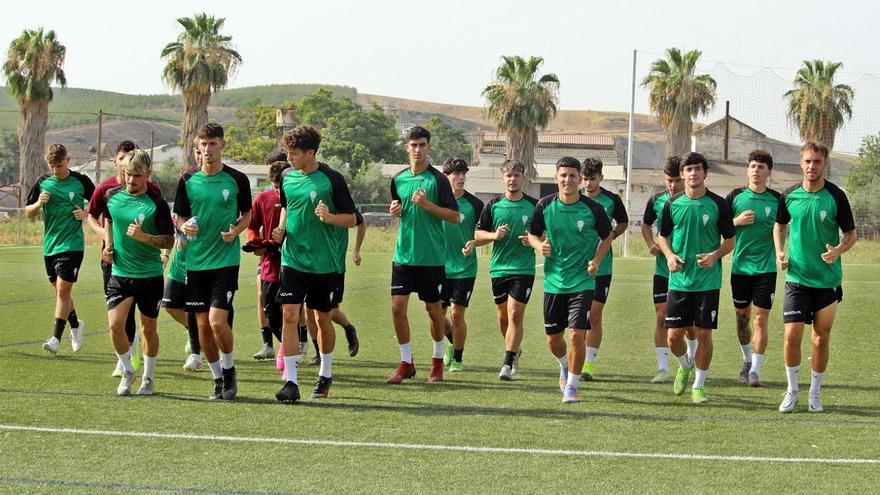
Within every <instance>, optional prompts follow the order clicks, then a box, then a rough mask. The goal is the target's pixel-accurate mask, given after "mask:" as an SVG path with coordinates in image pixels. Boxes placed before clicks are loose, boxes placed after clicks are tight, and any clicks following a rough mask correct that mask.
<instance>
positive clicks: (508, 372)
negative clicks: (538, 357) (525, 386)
mask: <svg viewBox="0 0 880 495" xmlns="http://www.w3.org/2000/svg"><path fill="white" fill-rule="evenodd" d="M498 379H499V380H503V381H505V382H509V381H510V380H513V370H512V369H511V367H510V365H507V364H505V365H504V366H502V367H501V373H498Z"/></svg>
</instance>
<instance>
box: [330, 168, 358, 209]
mask: <svg viewBox="0 0 880 495" xmlns="http://www.w3.org/2000/svg"><path fill="white" fill-rule="evenodd" d="M325 173H326V174H327V178H328V179H329V180H330V187H332V188H333V204H334V205H335V206H336V213H342V214H350V213H354V212H355V211H357V208H355V206H354V200H353V199H351V192H350V191H349V190H348V184H346V183H345V179H344V178H343V177H342V174H340V173H339V172H337V171H335V170H333V169H331V168H330V167H327V170H326V171H325Z"/></svg>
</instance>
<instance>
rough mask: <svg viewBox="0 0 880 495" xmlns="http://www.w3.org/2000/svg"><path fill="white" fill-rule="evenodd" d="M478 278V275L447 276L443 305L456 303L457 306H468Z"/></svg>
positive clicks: (444, 285)
mask: <svg viewBox="0 0 880 495" xmlns="http://www.w3.org/2000/svg"><path fill="white" fill-rule="evenodd" d="M476 280H477V279H476V277H471V278H447V279H446V283H444V284H443V294H442V299H443V306H450V305H452V304H455V305H456V306H464V307H465V308H466V307H468V303H470V301H471V295H472V294H473V292H474V282H476Z"/></svg>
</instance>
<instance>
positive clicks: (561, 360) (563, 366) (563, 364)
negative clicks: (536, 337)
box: [554, 356, 568, 370]
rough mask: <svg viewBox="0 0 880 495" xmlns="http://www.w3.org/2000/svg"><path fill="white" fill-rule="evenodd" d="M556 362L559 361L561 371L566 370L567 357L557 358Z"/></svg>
mask: <svg viewBox="0 0 880 495" xmlns="http://www.w3.org/2000/svg"><path fill="white" fill-rule="evenodd" d="M554 357H555V356H554ZM556 360H557V361H559V369H563V370H567V369H568V356H562V357H558V358H556Z"/></svg>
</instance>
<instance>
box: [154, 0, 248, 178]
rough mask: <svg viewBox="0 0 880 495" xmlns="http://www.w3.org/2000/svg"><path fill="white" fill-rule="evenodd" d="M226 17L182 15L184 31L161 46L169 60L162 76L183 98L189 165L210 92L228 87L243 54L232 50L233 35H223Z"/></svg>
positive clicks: (185, 151) (182, 132) (183, 133)
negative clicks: (175, 39) (193, 143)
mask: <svg viewBox="0 0 880 495" xmlns="http://www.w3.org/2000/svg"><path fill="white" fill-rule="evenodd" d="M225 20H226V19H223V18H219V19H217V18H215V17H214V16H209V15H208V14H205V13H201V14H196V15H194V16H193V17H181V18H180V19H177V22H178V23H180V25H181V26H183V32H182V33H180V35H179V36H178V37H177V41H174V42H172V43H168V44H167V45H165V48H163V49H162V58H165V59H167V60H168V62H167V63H166V64H165V68H164V69H163V71H162V78H163V79H164V80H165V82H166V83H167V84H168V85H169V86H171V88H172V89H173V90H179V91H180V93H181V95H182V97H183V121H182V122H181V124H180V136H181V138H182V139H183V156H184V158H185V159H186V160H187V162H188V163H190V164H194V161H193V154H192V141H193V138H195V136H196V134H197V133H198V131H199V128H200V127H201V126H203V125H205V124H206V123H207V122H208V104H209V103H210V102H211V91H217V90H219V89H222V88H223V87H225V86H226V83H227V82H229V77H230V76H231V75H232V74H233V73H234V72H235V69H236V68H237V67H238V65H239V64H240V63H241V55H239V54H238V52H236V51H235V50H233V49H232V43H230V42H231V41H232V37H231V36H225V35H222V34H220V29H221V28H222V27H223V23H224V21H225Z"/></svg>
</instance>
